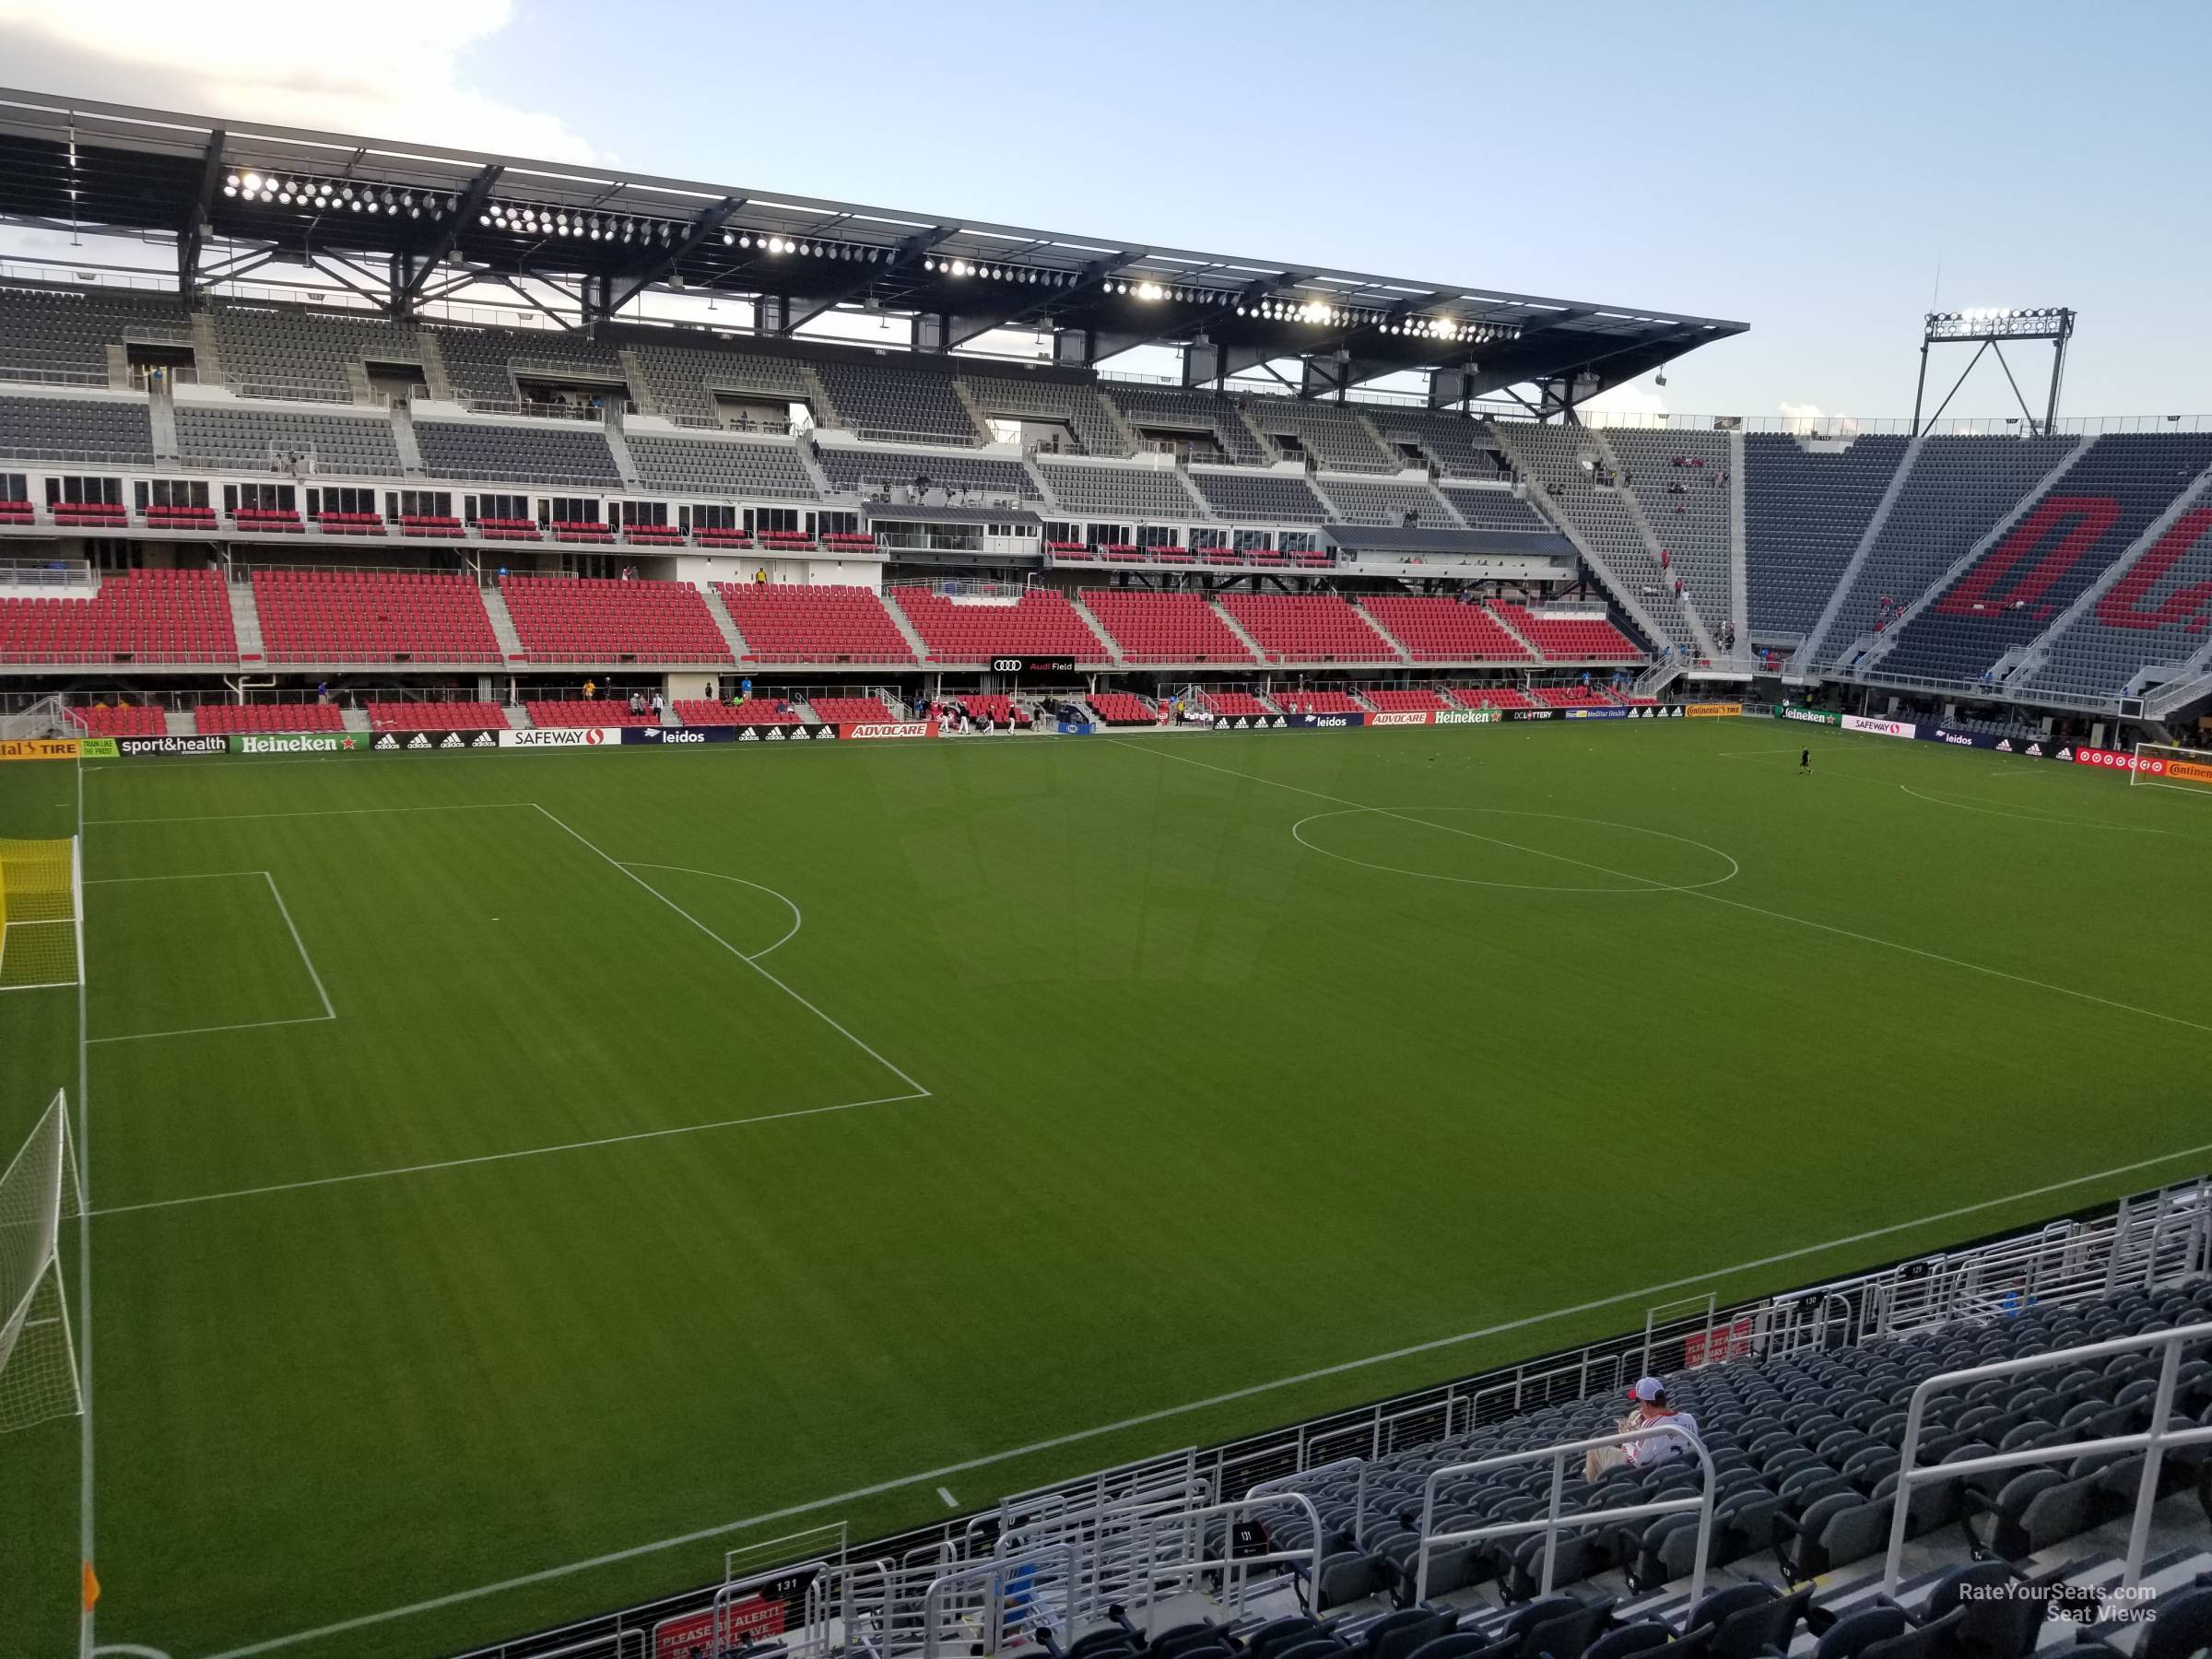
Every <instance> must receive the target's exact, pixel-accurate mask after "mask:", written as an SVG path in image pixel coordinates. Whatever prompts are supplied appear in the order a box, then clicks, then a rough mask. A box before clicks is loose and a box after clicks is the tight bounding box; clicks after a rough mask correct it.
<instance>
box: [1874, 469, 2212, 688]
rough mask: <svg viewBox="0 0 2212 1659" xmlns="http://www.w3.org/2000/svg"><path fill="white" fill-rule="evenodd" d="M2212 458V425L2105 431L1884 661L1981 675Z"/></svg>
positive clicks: (1935, 673) (2046, 619)
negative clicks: (2179, 429)
mask: <svg viewBox="0 0 2212 1659" xmlns="http://www.w3.org/2000/svg"><path fill="white" fill-rule="evenodd" d="M2207 466H2212V433H2202V432H2175V433H2171V434H2168V433H2162V432H2160V433H2145V432H2122V433H2114V434H2111V435H2108V436H2105V437H2102V438H2099V439H2097V440H2096V441H2094V442H2093V443H2092V444H2091V445H2090V446H2089V449H2088V453H2086V454H2084V455H2083V456H2082V457H2081V459H2080V460H2078V461H2077V462H2076V463H2075V464H2074V465H2073V466H2071V467H2070V468H2068V469H2067V471H2066V474H2065V477H2063V478H2061V479H2060V480H2059V481H2058V482H2057V484H2055V485H2054V486H2053V488H2052V489H2051V490H2050V492H2049V493H2048V494H2046V495H2045V496H2043V497H2042V499H2041V500H2038V501H2036V502H2035V503H2034V504H2033V505H2032V506H2030V508H2029V510H2028V511H2027V512H2025V513H2024V514H2023V515H2022V516H2021V517H2020V519H2019V522H2018V523H2017V524H2014V525H2013V526H2012V527H2011V528H2010V529H2008V530H2006V533H2005V535H2003V536H2002V537H2000V538H1999V539H1998V541H1997V543H1996V545H1995V546H1994V547H1991V548H1990V549H1989V550H1988V551H1987V552H1986V553H1984V554H1983V556H1982V557H1981V558H1980V559H1977V560H1976V561H1975V562H1974V563H1973V565H1972V566H1971V567H1970V568H1969V569H1967V570H1965V571H1961V572H1960V573H1959V576H1958V578H1957V580H1956V581H1954V582H1952V583H1951V585H1950V586H1949V587H1948V588H1947V589H1946V590H1945V591H1944V592H1942V593H1941V594H1936V595H1935V596H1934V599H1933V602H1932V603H1930V604H1929V605H1927V606H1925V607H1924V608H1923V609H1921V610H1920V611H1919V612H1918V613H1917V614H1915V615H1914V616H1912V618H1911V619H1910V620H1908V621H1907V622H1906V623H1905V624H1904V626H1903V628H1902V629H1899V630H1898V631H1897V632H1896V633H1895V634H1894V635H1893V636H1892V639H1893V642H1892V643H1891V644H1890V646H1889V649H1888V651H1887V652H1886V653H1884V654H1883V655H1882V656H1881V658H1880V659H1879V661H1880V671H1881V672H1882V673H1884V674H1889V675H1912V676H1917V677H1926V678H1929V679H1938V680H1949V681H1954V682H1961V683H1971V682H1973V681H1975V680H1979V679H1982V678H1983V677H1987V676H1991V675H1993V674H1994V672H1995V671H1996V667H1997V665H1998V663H1999V661H2000V660H2001V659H2002V658H2003V657H2004V655H2005V654H2006V652H2008V651H2010V650H2011V649H2013V648H2014V647H2016V646H2021V645H2026V644H2028V643H2029V642H2030V641H2033V640H2035V639H2036V638H2038V637H2039V636H2040V635H2041V634H2042V632H2043V631H2044V630H2045V629H2047V628H2048V627H2049V626H2050V623H2051V620H2052V618H2054V617H2056V616H2057V615H2059V614H2060V613H2061V612H2062V611H2064V610H2065V608H2066V607H2067V606H2069V605H2071V604H2072V603H2073V602H2074V601H2075V600H2076V599H2077V598H2078V597H2080V595H2081V594H2083V593H2084V592H2085V591H2087V589H2088V585H2089V584H2090V582H2094V581H2095V580H2096V579H2097V578H2098V577H2099V576H2100V575H2101V574H2103V572H2104V571H2107V570H2108V569H2110V568H2111V566H2112V561H2113V560H2114V559H2118V558H2119V557H2120V556H2121V555H2122V554H2123V553H2124V552H2125V551H2126V549H2127V548H2128V547H2131V546H2133V545H2134V543H2135V541H2136V537H2137V536H2139V535H2142V534H2143V532H2144V531H2145V530H2147V528H2149V526H2150V524H2152V523H2153V521H2155V520H2156V519H2157V518H2158V517H2159V514H2160V513H2161V512H2164V511H2165V509H2166V508H2167V506H2168V505H2170V504H2171V502H2172V501H2173V500H2174V499H2175V498H2176V497H2177V496H2179V495H2180V494H2181V493H2182V492H2183V490H2184V489H2187V488H2191V487H2192V486H2193V485H2194V484H2195V483H2196V482H2197V480H2198V479H2199V477H2201V476H2202V475H2203V473H2204V471H2205V469H2206V467H2207Z"/></svg>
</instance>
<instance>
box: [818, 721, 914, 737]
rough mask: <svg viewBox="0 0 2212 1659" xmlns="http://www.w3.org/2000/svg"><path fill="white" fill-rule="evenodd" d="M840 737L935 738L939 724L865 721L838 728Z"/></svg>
mask: <svg viewBox="0 0 2212 1659" xmlns="http://www.w3.org/2000/svg"><path fill="white" fill-rule="evenodd" d="M837 735H839V736H840V737H935V735H937V723H936V722H935V721H934V720H863V721H853V722H849V723H847V724H842V725H840V726H839V727H838V728H837Z"/></svg>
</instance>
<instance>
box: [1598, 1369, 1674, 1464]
mask: <svg viewBox="0 0 2212 1659" xmlns="http://www.w3.org/2000/svg"><path fill="white" fill-rule="evenodd" d="M1662 1423H1663V1424H1665V1425H1666V1426H1667V1427H1668V1428H1670V1429H1678V1430H1681V1432H1680V1433H1678V1434H1651V1435H1646V1436H1644V1437H1643V1438H1642V1439H1641V1440H1632V1441H1628V1442H1627V1443H1626V1444H1623V1445H1618V1446H1594V1447H1592V1448H1591V1450H1590V1451H1589V1452H1588V1453H1586V1454H1585V1455H1584V1456H1583V1479H1585V1480H1590V1481H1595V1480H1597V1479H1599V1478H1600V1477H1603V1476H1604V1475H1605V1473H1606V1471H1607V1470H1608V1469H1617V1468H1619V1467H1620V1466H1621V1465H1624V1464H1625V1465H1628V1466H1629V1467H1630V1468H1631V1469H1649V1468H1653V1467H1655V1466H1656V1465H1660V1464H1663V1463H1665V1462H1666V1461H1667V1460H1668V1459H1669V1458H1674V1457H1683V1456H1687V1455H1688V1453H1689V1450H1690V1447H1691V1445H1692V1444H1693V1443H1695V1441H1697V1438H1698V1419H1697V1418H1694V1417H1692V1416H1690V1414H1689V1413H1688V1412H1687V1411H1676V1410H1673V1409H1671V1408H1670V1407H1669V1406H1668V1405H1667V1403H1666V1384H1665V1383H1664V1382H1660V1381H1659V1379H1658V1378H1656V1377H1641V1378H1639V1379H1638V1380H1637V1382H1636V1384H1635V1386H1633V1387H1632V1388H1630V1390H1629V1414H1628V1416H1626V1417H1624V1418H1621V1419H1620V1420H1619V1421H1618V1423H1616V1424H1614V1425H1613V1431H1614V1432H1615V1433H1616V1434H1626V1433H1628V1432H1629V1431H1630V1430H1632V1429H1642V1428H1648V1427H1650V1426H1652V1425H1654V1424H1662Z"/></svg>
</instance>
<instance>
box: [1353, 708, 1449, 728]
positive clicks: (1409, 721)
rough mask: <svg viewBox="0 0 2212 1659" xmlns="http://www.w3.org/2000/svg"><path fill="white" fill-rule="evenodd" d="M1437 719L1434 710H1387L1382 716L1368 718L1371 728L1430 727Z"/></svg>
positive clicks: (1372, 715) (1374, 715)
mask: <svg viewBox="0 0 2212 1659" xmlns="http://www.w3.org/2000/svg"><path fill="white" fill-rule="evenodd" d="M1436 719H1437V714H1436V712H1435V711H1434V710H1433V709H1386V710H1384V711H1383V712H1382V713H1380V714H1370V715H1369V716H1368V717H1367V724H1369V725H1371V726H1386V725H1414V726H1418V725H1428V724H1431V723H1432V722H1433V721H1434V720H1436Z"/></svg>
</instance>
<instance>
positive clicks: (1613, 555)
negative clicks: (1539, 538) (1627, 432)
mask: <svg viewBox="0 0 2212 1659" xmlns="http://www.w3.org/2000/svg"><path fill="white" fill-rule="evenodd" d="M1498 430H1500V431H1506V430H1508V428H1507V427H1506V426H1503V425H1501V426H1500V427H1499V428H1498ZM1510 433H1511V436H1510V438H1509V440H1508V441H1510V442H1511V443H1512V446H1513V447H1514V448H1515V449H1516V450H1517V451H1519V452H1520V453H1522V454H1523V455H1524V456H1525V457H1527V459H1528V463H1529V465H1530V466H1531V468H1532V469H1534V471H1535V476H1536V477H1539V478H1541V479H1542V480H1543V482H1544V485H1545V487H1546V488H1547V490H1548V492H1549V494H1550V496H1551V499H1552V500H1553V502H1554V503H1555V504H1556V505H1557V507H1558V509H1559V511H1560V512H1564V513H1565V514H1566V515H1567V518H1568V521H1569V522H1570V523H1571V524H1573V525H1574V527H1575V528H1576V530H1577V531H1579V532H1580V533H1581V535H1582V536H1583V539H1584V540H1585V541H1586V542H1588V544H1589V545H1590V548H1591V550H1592V551H1593V552H1594V553H1595V554H1596V556H1597V557H1598V558H1599V559H1601V560H1603V561H1604V563H1605V566H1606V570H1607V571H1609V572H1610V574H1611V577H1612V579H1613V581H1614V582H1619V583H1623V584H1625V585H1626V586H1627V587H1628V588H1629V589H1630V593H1631V594H1633V595H1634V596H1635V597H1636V598H1638V599H1639V600H1641V601H1642V602H1643V609H1644V611H1645V613H1646V614H1647V615H1649V616H1650V618H1652V624H1653V627H1655V628H1658V629H1662V630H1664V631H1665V635H1666V638H1665V640H1663V641H1659V642H1660V643H1662V644H1666V645H1674V646H1680V647H1685V648H1687V647H1689V646H1691V645H1693V644H1694V643H1695V635H1694V634H1693V633H1692V632H1691V630H1690V629H1689V628H1688V624H1687V623H1686V622H1685V621H1684V619H1683V618H1682V615H1681V606H1680V604H1679V603H1678V602H1677V600H1676V599H1675V598H1674V597H1673V586H1674V583H1673V580H1672V578H1671V576H1670V575H1669V573H1668V572H1666V571H1663V570H1662V569H1661V568H1660V566H1659V561H1658V559H1656V558H1654V557H1653V553H1652V550H1651V548H1650V547H1647V546H1646V545H1645V543H1644V539H1643V536H1642V535H1641V533H1640V532H1639V531H1638V530H1637V528H1636V522H1635V520H1634V519H1633V518H1631V517H1630V513H1629V510H1628V508H1627V506H1626V505H1625V504H1624V503H1623V501H1622V500H1621V496H1620V492H1619V490H1618V488H1615V486H1614V485H1613V484H1612V483H1611V482H1610V481H1609V480H1604V481H1601V475H1602V469H1603V465H1604V463H1603V457H1602V456H1601V455H1600V454H1599V453H1598V452H1597V450H1596V448H1595V446H1594V441H1593V440H1592V439H1591V438H1590V437H1589V435H1588V434H1587V433H1585V432H1583V431H1581V430H1578V429H1575V428H1573V427H1565V426H1540V425H1537V424H1535V423H1534V422H1527V421H1515V422H1512V423H1511V426H1510ZM1588 462H1595V463H1597V464H1598V468H1599V470H1596V471H1594V470H1593V469H1592V467H1591V466H1590V465H1585V463H1588ZM1623 596H1624V597H1625V596H1627V595H1623ZM1663 601H1664V602H1663Z"/></svg>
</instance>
